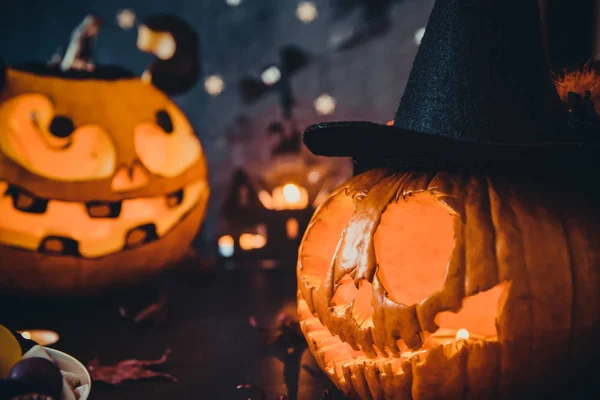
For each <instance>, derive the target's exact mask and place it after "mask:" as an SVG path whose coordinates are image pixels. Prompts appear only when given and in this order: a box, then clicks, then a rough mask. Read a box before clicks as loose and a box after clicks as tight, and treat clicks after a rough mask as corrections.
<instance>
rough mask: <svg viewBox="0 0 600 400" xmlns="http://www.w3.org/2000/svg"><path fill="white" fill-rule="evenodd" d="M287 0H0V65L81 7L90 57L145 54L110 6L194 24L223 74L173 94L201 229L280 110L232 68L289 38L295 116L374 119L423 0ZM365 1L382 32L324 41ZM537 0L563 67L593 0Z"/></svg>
mask: <svg viewBox="0 0 600 400" xmlns="http://www.w3.org/2000/svg"><path fill="white" fill-rule="evenodd" d="M298 3H299V1H298V0H242V2H241V4H240V5H239V6H237V7H232V6H229V5H228V4H227V3H226V1H225V0H197V1H190V0H130V1H118V0H63V1H60V0H54V1H43V0H21V1H8V0H3V1H2V2H1V4H0V56H1V57H3V58H4V59H5V60H6V61H7V62H8V63H9V64H10V63H15V62H20V61H25V60H30V59H49V58H50V56H51V55H52V54H53V52H54V51H55V50H56V48H57V47H58V46H61V45H64V43H66V41H67V39H68V38H69V35H70V32H71V30H72V29H73V28H74V27H75V26H76V25H77V24H78V23H79V22H80V21H81V18H82V17H83V16H84V15H85V14H86V13H87V12H90V11H93V12H97V13H99V14H101V15H102V16H103V17H104V19H105V25H104V27H103V28H102V31H101V33H100V36H99V38H98V41H97V46H96V49H97V52H96V56H95V58H96V61H97V62H99V63H116V64H121V65H124V66H127V67H129V68H132V69H134V70H135V71H137V72H139V73H141V72H142V71H143V70H144V68H145V67H146V66H147V65H148V64H149V62H150V59H151V57H150V56H148V55H147V54H143V53H140V52H139V51H137V49H136V47H135V41H136V30H135V29H130V30H123V29H121V28H119V27H118V26H117V24H116V20H115V16H116V14H117V12H118V11H119V10H121V9H124V8H129V9H131V10H133V11H134V12H135V13H136V14H137V17H138V20H140V19H143V18H144V17H146V16H149V15H151V14H154V13H159V12H170V13H174V14H176V15H179V16H181V17H183V18H185V19H186V20H187V21H188V22H189V23H190V24H191V25H193V26H195V27H196V28H197V30H198V33H199V34H200V41H201V46H202V73H203V76H204V77H206V76H208V75H211V74H219V75H221V76H222V77H223V79H224V81H225V91H224V92H223V93H222V94H221V95H219V96H217V97H211V96H209V95H208V94H207V93H206V91H205V90H204V85H203V80H201V81H200V82H198V84H197V85H196V86H195V87H194V88H193V89H192V90H191V91H190V92H188V93H186V94H184V95H180V96H178V97H176V98H175V101H176V102H177V103H178V104H179V105H180V106H181V107H182V108H183V109H184V111H185V112H186V113H187V115H188V117H189V119H190V120H191V122H192V124H193V125H194V126H195V128H196V130H197V133H198V136H199V137H200V139H201V140H202V143H203V145H204V148H205V150H206V153H207V157H208V163H209V168H210V180H211V186H212V188H213V195H212V199H211V205H210V210H209V213H210V214H209V218H208V220H207V222H206V223H205V226H204V229H203V234H202V237H203V238H204V239H208V238H211V237H212V236H213V235H214V234H215V232H217V230H218V226H219V218H218V216H217V215H218V209H219V206H220V204H221V202H222V200H223V196H224V195H225V192H226V190H227V188H228V185H229V181H230V178H231V174H232V171H233V169H234V168H235V167H236V166H239V165H244V164H246V163H248V162H256V161H258V162H260V161H261V160H266V159H267V157H268V149H267V148H266V147H265V145H264V140H263V139H264V131H265V128H266V126H267V125H268V124H269V123H270V122H271V121H272V120H274V119H278V118H279V117H280V113H281V110H280V108H279V106H278V98H277V96H275V95H269V96H266V97H264V98H263V99H262V100H261V101H259V102H258V103H256V104H254V105H252V106H246V105H244V104H243V103H242V101H241V99H240V96H239V92H238V90H237V83H238V81H239V79H241V78H242V77H243V76H245V75H248V74H250V75H254V76H258V73H259V71H260V70H261V68H263V67H264V66H265V65H266V64H268V63H271V62H274V61H277V54H278V49H279V48H280V46H283V45H286V44H295V45H298V46H300V47H301V48H303V49H305V50H306V51H308V52H310V53H311V54H313V56H314V59H315V62H313V63H312V64H310V65H309V66H308V67H307V68H305V69H303V70H302V71H301V72H300V73H299V74H297V75H296V76H294V78H293V80H292V85H293V90H294V95H295V97H296V101H297V103H296V109H295V115H296V117H297V119H298V121H299V123H300V125H301V126H303V125H307V124H309V123H314V122H317V121H323V120H338V119H352V120H359V119H365V120H371V121H378V122H386V121H388V120H389V119H391V118H392V117H393V115H394V112H395V108H396V106H397V103H398V101H399V99H400V97H401V94H402V91H403V89H404V86H405V83H406V79H407V77H408V73H409V70H410V67H411V64H412V61H413V58H414V56H415V54H416V51H417V48H418V45H417V44H416V42H415V37H414V36H415V32H416V31H417V30H418V29H419V28H421V27H424V26H425V24H426V21H427V18H428V16H429V12H430V10H431V7H432V5H433V0H397V1H393V0H377V1H374V0H371V1H370V2H369V1H364V0H363V1H360V0H315V1H314V3H315V4H316V6H317V9H318V13H319V15H318V18H317V19H316V20H315V21H313V22H312V23H310V24H304V23H302V22H301V21H299V20H298V18H297V17H296V7H297V5H298ZM369 3H370V4H371V5H378V6H379V9H380V10H383V13H384V14H385V15H387V16H389V20H390V21H391V27H390V30H389V32H388V33H387V34H384V35H382V36H380V37H378V38H376V39H373V40H370V41H367V42H366V43H364V44H362V45H360V46H357V47H355V48H353V49H350V50H347V51H344V52H336V51H334V50H333V49H332V47H331V45H330V42H331V38H332V37H339V36H340V35H343V34H344V33H346V32H348V31H349V30H350V29H352V28H353V27H356V26H358V25H359V23H361V21H363V20H364V18H363V16H364V12H365V10H364V4H369ZM545 3H550V4H549V5H548V11H549V12H548V16H547V18H548V19H549V20H551V22H552V23H553V25H552V26H551V27H550V28H549V32H548V38H549V42H550V53H551V57H552V59H553V60H556V67H558V68H559V69H562V68H564V67H569V66H570V65H573V64H574V63H576V62H577V61H582V60H585V59H586V58H588V55H589V56H591V52H592V49H593V46H594V43H595V41H594V39H593V38H594V33H593V25H594V16H595V11H594V7H595V0H581V1H580V0H577V1H576V2H575V1H570V2H566V1H562V0H556V1H552V0H548V1H545ZM565 10H570V11H569V12H566V11H565ZM343 11H346V12H345V13H344V12H343ZM561 15H562V17H561ZM515 63H516V64H518V60H515ZM324 91H327V92H329V93H330V94H331V95H333V96H334V97H335V98H336V99H337V101H338V103H337V109H336V112H335V113H334V114H332V115H330V116H327V117H323V116H319V115H318V114H317V113H316V112H315V110H314V107H313V101H314V99H315V98H316V97H318V96H319V94H321V93H322V92H324ZM240 116H245V117H246V119H247V120H248V121H249V122H250V125H248V126H247V127H246V128H245V129H240V126H239V123H238V122H239V120H240V118H239V117H240ZM236 121H238V122H236Z"/></svg>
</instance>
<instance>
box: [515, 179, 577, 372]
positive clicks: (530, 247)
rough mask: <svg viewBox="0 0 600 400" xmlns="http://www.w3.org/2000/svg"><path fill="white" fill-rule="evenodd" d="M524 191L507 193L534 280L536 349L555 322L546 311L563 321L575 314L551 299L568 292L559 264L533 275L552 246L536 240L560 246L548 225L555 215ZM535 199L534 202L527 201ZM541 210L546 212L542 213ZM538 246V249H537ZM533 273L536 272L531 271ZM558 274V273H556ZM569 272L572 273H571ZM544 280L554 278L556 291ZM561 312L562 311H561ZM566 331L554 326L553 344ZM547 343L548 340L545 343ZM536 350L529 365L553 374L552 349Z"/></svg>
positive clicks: (532, 293)
mask: <svg viewBox="0 0 600 400" xmlns="http://www.w3.org/2000/svg"><path fill="white" fill-rule="evenodd" d="M521 190H522V191H523V193H524V194H523V195H521V196H518V195H517V194H516V190H515V188H510V190H509V193H508V201H509V202H510V203H511V204H512V209H513V211H515V217H516V218H515V221H516V223H517V224H518V226H519V227H520V231H521V233H522V236H521V237H522V241H521V243H522V245H523V251H524V252H523V254H524V261H525V265H526V267H527V272H528V275H529V276H530V280H529V282H532V281H533V282H532V284H531V287H530V295H531V306H532V320H531V323H532V328H531V329H530V333H531V342H530V343H531V344H530V345H531V351H536V350H538V347H537V346H542V343H545V342H543V341H544V340H545V341H548V340H549V339H548V337H542V336H541V334H540V333H539V332H540V331H541V332H544V330H543V329H540V328H543V327H544V326H546V325H552V324H553V323H554V322H555V321H552V320H550V318H548V316H547V314H552V315H555V316H556V317H557V318H558V319H559V320H560V324H563V323H564V322H565V321H564V318H569V319H571V318H572V316H571V315H570V312H569V315H564V314H563V313H560V309H559V310H558V311H557V310H556V309H555V307H556V306H557V303H556V302H555V301H554V300H552V299H553V298H554V297H556V294H557V293H560V294H561V299H562V298H564V296H565V293H564V292H563V291H562V289H563V288H561V287H560V286H559V285H560V283H561V281H562V279H561V278H562V277H560V278H559V276H560V275H558V274H560V273H561V271H560V268H559V269H554V268H553V269H551V270H549V271H547V273H546V274H545V275H544V276H543V277H542V276H541V275H540V274H539V273H538V278H539V279H532V276H533V277H535V273H536V271H537V270H540V269H542V268H543V267H541V266H540V265H539V262H540V260H539V259H540V257H542V254H543V252H544V250H545V251H546V253H547V252H548V251H549V250H550V249H551V248H546V249H544V250H541V249H536V248H535V244H536V242H535V241H536V240H539V238H542V237H543V238H544V239H545V240H548V241H549V242H550V243H552V249H556V248H557V247H558V246H560V245H559V244H558V243H557V242H556V241H555V240H554V239H555V237H554V236H555V234H554V232H553V228H554V227H552V226H550V228H548V226H549V224H550V221H551V220H552V219H553V216H552V214H551V213H550V212H545V210H542V209H541V208H540V207H536V206H537V204H535V202H537V201H538V200H537V199H535V198H532V194H531V193H530V192H529V191H528V189H523V188H522V189H521ZM524 196H528V198H527V200H526V199H524ZM531 202H534V203H533V204H528V203H531ZM552 209H553V210H555V207H552ZM540 212H544V214H543V215H540V214H539V213H540ZM524 227H525V228H528V229H530V231H529V232H528V231H527V229H523V228H524ZM532 231H533V232H535V236H536V237H535V238H532V233H533V232H532ZM548 235H552V236H551V237H548ZM536 250H538V251H536ZM532 254H536V259H535V261H537V263H535V264H531V260H530V259H528V255H529V256H530V257H531V255H532ZM544 256H545V257H547V254H544ZM532 274H533V275H532ZM557 275H558V276H557ZM569 275H570V273H569ZM544 281H546V282H553V286H554V287H553V288H552V292H553V293H549V292H548V293H544V291H545V290H547V289H546V288H544V287H543V286H542V285H543V283H544ZM570 286H571V284H569V287H570ZM570 297H571V299H570V302H572V295H571V296H570ZM541 301H545V302H550V303H548V304H545V305H542V304H541ZM571 308H572V307H571V306H569V310H571ZM559 313H560V314H559ZM568 324H569V327H570V325H571V323H570V322H569V323H568ZM554 327H555V328H560V325H556V324H554ZM562 336H563V333H561V332H560V331H559V330H557V329H553V330H552V339H553V343H552V347H554V346H563V345H564V343H563V339H564V338H562ZM557 342H559V343H557ZM544 345H546V344H544ZM536 353H537V354H538V355H539V358H533V359H530V362H531V364H530V367H531V368H532V369H533V370H534V371H535V373H536V374H540V373H543V371H546V372H547V373H550V375H549V376H552V377H554V373H552V371H551V368H550V365H549V364H552V362H551V360H552V358H551V357H552V356H551V354H550V353H542V352H539V351H536ZM542 357H545V358H549V360H544V359H543V358H542ZM559 368H560V365H558V366H557V368H554V370H557V369H559Z"/></svg>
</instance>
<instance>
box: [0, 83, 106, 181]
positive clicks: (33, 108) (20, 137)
mask: <svg viewBox="0 0 600 400" xmlns="http://www.w3.org/2000/svg"><path fill="white" fill-rule="evenodd" d="M32 116H33V118H32ZM54 117H55V110H54V105H53V104H52V102H51V101H50V100H49V99H48V98H47V97H46V96H44V95H41V94H24V95H21V96H17V97H15V98H12V99H10V100H7V101H5V102H3V103H2V104H1V105H0V132H2V135H0V148H1V149H2V151H3V152H4V154H5V155H6V156H8V157H9V158H10V159H12V160H13V161H14V162H16V163H17V164H19V165H21V166H22V167H24V168H25V169H27V170H29V171H31V172H34V173H35V174H37V175H39V176H42V177H44V178H49V179H54V180H59V181H83V180H92V179H102V178H108V177H110V176H111V175H112V174H113V173H114V171H115V168H116V163H117V151H116V149H115V147H114V144H113V140H112V139H111V137H110V136H109V134H108V133H107V132H106V130H105V129H104V128H103V127H101V126H99V125H93V124H87V125H83V126H79V127H76V129H75V130H74V131H73V133H71V134H70V135H69V136H68V137H66V138H57V137H55V136H53V135H52V134H51V133H49V130H48V127H49V126H50V123H51V121H52V119H53V118H54Z"/></svg>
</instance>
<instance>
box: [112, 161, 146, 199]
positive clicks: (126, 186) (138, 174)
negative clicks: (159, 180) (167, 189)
mask: <svg viewBox="0 0 600 400" xmlns="http://www.w3.org/2000/svg"><path fill="white" fill-rule="evenodd" d="M148 180H149V178H148V173H147V172H146V170H145V169H144V168H143V167H142V166H141V165H140V163H139V162H137V161H136V162H134V163H133V164H132V165H130V166H128V167H121V168H119V169H118V170H117V172H116V173H115V176H114V178H113V180H112V182H111V185H110V186H111V189H112V191H113V192H128V191H130V190H134V189H138V188H140V187H142V186H146V185H147V184H148Z"/></svg>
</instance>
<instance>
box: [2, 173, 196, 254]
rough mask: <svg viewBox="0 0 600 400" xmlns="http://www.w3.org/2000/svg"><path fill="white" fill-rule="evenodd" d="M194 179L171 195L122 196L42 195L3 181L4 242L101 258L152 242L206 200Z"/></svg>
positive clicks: (44, 251)
mask: <svg viewBox="0 0 600 400" xmlns="http://www.w3.org/2000/svg"><path fill="white" fill-rule="evenodd" d="M206 186H207V184H206V182H204V181H194V182H191V183H189V184H188V185H186V186H185V187H182V188H180V189H179V190H176V191H174V192H172V193H169V194H166V195H159V196H152V197H144V198H134V199H125V200H121V201H89V202H68V201H62V200H55V199H47V198H40V197H38V196H36V195H34V194H33V193H30V192H28V191H26V190H24V189H22V188H20V187H19V186H17V185H14V184H12V183H9V182H6V181H0V193H3V194H4V195H3V196H2V197H0V215H2V216H3V218H2V220H0V243H2V244H5V245H8V246H13V247H18V248H23V249H27V250H31V251H38V252H41V253H47V254H53V255H62V256H72V257H82V258H97V257H102V256H105V255H108V254H112V253H115V252H119V251H122V250H127V249H131V248H135V247H138V246H142V245H145V244H147V243H151V242H153V241H156V240H158V239H159V238H160V237H162V236H164V235H165V234H167V233H168V232H169V231H171V230H172V229H173V228H174V227H175V226H177V225H178V224H179V222H181V221H182V220H183V219H184V218H185V217H186V215H188V214H189V213H190V212H191V211H192V210H193V209H194V208H196V207H197V206H199V205H202V204H204V203H205V202H206V200H207V192H208V190H207V187H206Z"/></svg>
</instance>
